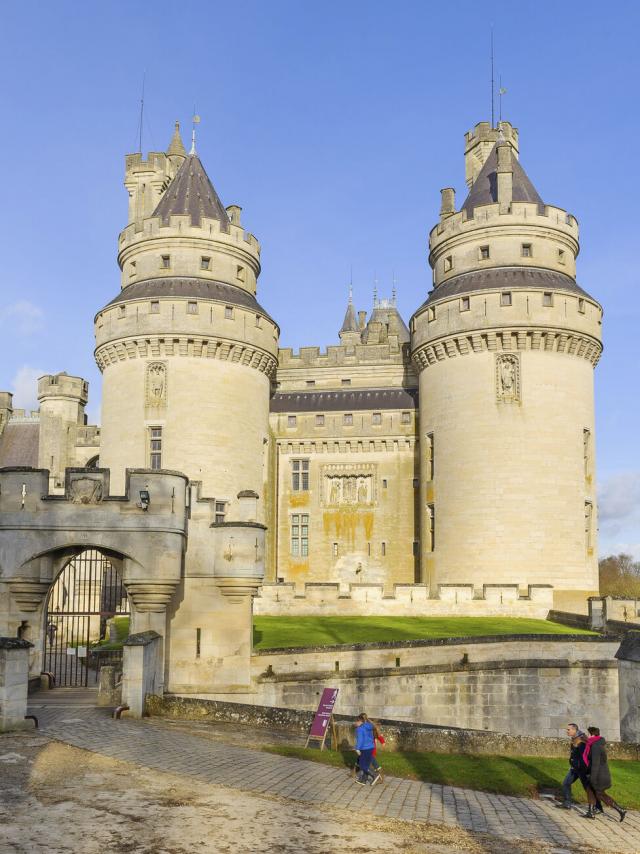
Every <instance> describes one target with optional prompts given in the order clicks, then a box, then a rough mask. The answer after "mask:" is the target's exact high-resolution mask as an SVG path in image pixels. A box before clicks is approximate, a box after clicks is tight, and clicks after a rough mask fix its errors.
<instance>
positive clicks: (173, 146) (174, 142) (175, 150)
mask: <svg viewBox="0 0 640 854" xmlns="http://www.w3.org/2000/svg"><path fill="white" fill-rule="evenodd" d="M167 154H168V155H169V156H171V155H172V154H177V155H179V156H180V157H186V156H187V149H186V148H185V147H184V143H183V142H182V137H181V136H180V122H176V124H175V128H174V131H173V136H172V137H171V142H170V143H169V148H167Z"/></svg>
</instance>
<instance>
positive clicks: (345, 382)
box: [340, 379, 351, 386]
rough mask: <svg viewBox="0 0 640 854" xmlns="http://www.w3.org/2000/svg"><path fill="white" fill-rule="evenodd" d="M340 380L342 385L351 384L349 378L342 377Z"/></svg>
mask: <svg viewBox="0 0 640 854" xmlns="http://www.w3.org/2000/svg"><path fill="white" fill-rule="evenodd" d="M340 382H341V383H342V385H343V386H347V385H351V380H350V379H343V380H341V381H340Z"/></svg>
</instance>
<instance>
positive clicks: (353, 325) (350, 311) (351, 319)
mask: <svg viewBox="0 0 640 854" xmlns="http://www.w3.org/2000/svg"><path fill="white" fill-rule="evenodd" d="M357 331H358V323H357V321H356V312H355V309H354V307H353V303H352V302H351V299H349V305H348V306H347V311H346V314H345V316H344V322H343V324H342V329H341V330H340V332H341V333H342V332H357Z"/></svg>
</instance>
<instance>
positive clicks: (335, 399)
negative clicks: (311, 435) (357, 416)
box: [269, 388, 418, 412]
mask: <svg viewBox="0 0 640 854" xmlns="http://www.w3.org/2000/svg"><path fill="white" fill-rule="evenodd" d="M417 408H418V390H417V389H407V388H362V389H360V388H359V389H352V390H350V391H292V392H289V391H287V392H278V393H276V394H275V395H274V397H272V398H271V404H270V406H269V409H270V410H271V412H355V411H358V410H368V409H417Z"/></svg>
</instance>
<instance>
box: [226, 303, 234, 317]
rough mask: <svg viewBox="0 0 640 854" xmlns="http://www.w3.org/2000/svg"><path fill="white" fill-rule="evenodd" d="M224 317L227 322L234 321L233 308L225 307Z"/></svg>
mask: <svg viewBox="0 0 640 854" xmlns="http://www.w3.org/2000/svg"><path fill="white" fill-rule="evenodd" d="M224 316H225V319H226V320H233V306H231V305H225V307H224Z"/></svg>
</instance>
